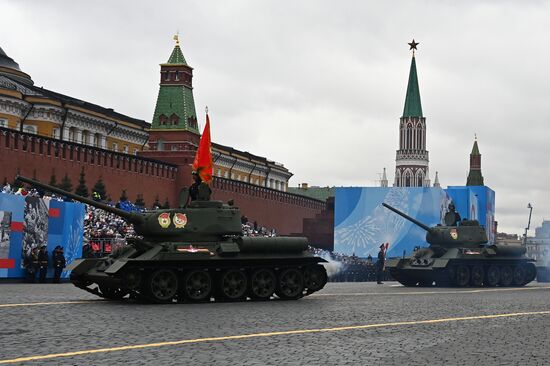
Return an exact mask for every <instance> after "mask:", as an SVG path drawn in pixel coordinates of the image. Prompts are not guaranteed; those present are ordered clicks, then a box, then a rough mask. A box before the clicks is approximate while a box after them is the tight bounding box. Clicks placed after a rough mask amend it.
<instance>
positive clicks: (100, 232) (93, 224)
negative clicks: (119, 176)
mask: <svg viewBox="0 0 550 366" xmlns="http://www.w3.org/2000/svg"><path fill="white" fill-rule="evenodd" d="M117 207H118V208H121V209H124V210H125V211H136V210H137V209H136V208H135V206H134V205H131V203H129V202H128V201H123V202H122V204H120V203H119V204H117ZM135 236H136V232H135V231H134V227H133V225H132V224H129V223H127V222H126V221H124V220H123V219H122V218H121V217H120V216H118V215H115V214H113V213H110V212H107V211H104V210H102V209H99V208H96V207H93V206H89V205H86V214H85V216H84V247H83V248H82V256H83V257H85V258H88V257H101V256H104V255H105V254H109V253H111V252H112V251H113V250H115V249H116V248H119V247H121V246H124V245H126V239H128V238H132V237H135Z"/></svg>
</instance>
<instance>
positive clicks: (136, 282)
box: [123, 269, 142, 290]
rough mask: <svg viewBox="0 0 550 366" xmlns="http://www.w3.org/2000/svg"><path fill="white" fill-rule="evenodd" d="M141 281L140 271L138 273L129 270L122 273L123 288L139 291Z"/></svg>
mask: <svg viewBox="0 0 550 366" xmlns="http://www.w3.org/2000/svg"><path fill="white" fill-rule="evenodd" d="M141 279H142V275H141V272H140V271H138V270H137V269H132V270H129V271H128V272H126V273H124V277H123V283H124V287H126V288H128V289H130V290H136V289H139V287H140V285H141Z"/></svg>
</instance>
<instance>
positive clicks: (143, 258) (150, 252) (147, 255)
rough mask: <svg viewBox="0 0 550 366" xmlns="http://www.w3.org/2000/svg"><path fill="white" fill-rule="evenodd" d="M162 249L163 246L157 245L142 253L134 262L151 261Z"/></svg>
mask: <svg viewBox="0 0 550 366" xmlns="http://www.w3.org/2000/svg"><path fill="white" fill-rule="evenodd" d="M163 249H164V246H162V245H157V246H155V247H153V248H151V249H149V250H148V251H146V252H145V253H143V254H142V255H140V256H139V257H137V258H135V259H134V260H136V261H148V260H151V259H153V258H154V257H155V256H156V255H157V254H159V253H160V252H161V251H162V250H163Z"/></svg>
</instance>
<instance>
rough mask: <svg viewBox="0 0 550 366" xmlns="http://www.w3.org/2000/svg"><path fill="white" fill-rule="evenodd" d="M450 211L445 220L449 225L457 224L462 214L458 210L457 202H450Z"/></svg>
mask: <svg viewBox="0 0 550 366" xmlns="http://www.w3.org/2000/svg"><path fill="white" fill-rule="evenodd" d="M448 207H449V211H447V213H446V214H445V217H444V219H443V220H444V221H445V225H447V226H457V225H458V223H459V222H460V214H459V213H458V212H456V208H455V204H454V203H452V202H451V203H449V206H448Z"/></svg>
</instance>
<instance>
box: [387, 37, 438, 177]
mask: <svg viewBox="0 0 550 366" xmlns="http://www.w3.org/2000/svg"><path fill="white" fill-rule="evenodd" d="M409 45H410V46H411V50H413V54H412V60H411V68H410V72H409V83H408V85H407V95H406V97H405V107H404V109H403V116H402V117H401V118H400V119H399V150H397V154H396V158H395V181H394V184H393V185H394V187H429V186H430V176H429V168H428V163H429V157H428V151H427V150H426V118H425V117H424V115H423V114H422V104H421V102H420V90H419V88H418V76H417V73H416V58H415V52H414V51H415V50H416V46H417V45H418V43H416V42H414V40H413V41H412V43H409Z"/></svg>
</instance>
